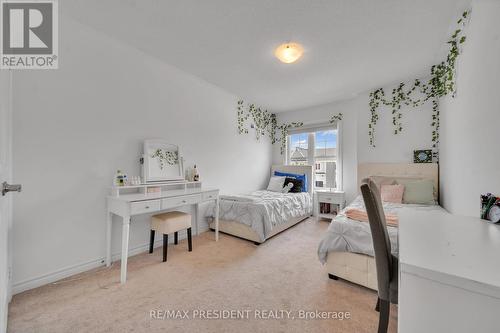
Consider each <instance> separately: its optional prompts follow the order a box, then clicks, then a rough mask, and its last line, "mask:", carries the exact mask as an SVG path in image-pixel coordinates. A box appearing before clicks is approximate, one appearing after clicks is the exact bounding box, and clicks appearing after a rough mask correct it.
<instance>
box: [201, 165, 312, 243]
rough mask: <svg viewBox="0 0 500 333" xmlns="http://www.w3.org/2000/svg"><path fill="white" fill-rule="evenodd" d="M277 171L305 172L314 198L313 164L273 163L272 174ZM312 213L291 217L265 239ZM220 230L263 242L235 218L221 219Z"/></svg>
mask: <svg viewBox="0 0 500 333" xmlns="http://www.w3.org/2000/svg"><path fill="white" fill-rule="evenodd" d="M275 171H281V172H288V173H295V174H300V175H302V174H305V175H306V177H307V192H308V193H309V194H310V195H311V198H312V194H313V193H312V189H313V184H312V182H313V179H312V166H310V165H273V166H272V167H271V174H270V176H272V175H274V172H275ZM310 216H311V215H304V216H300V217H297V218H293V219H290V220H289V221H288V222H287V223H284V224H281V225H279V226H277V227H275V228H274V229H273V230H272V231H271V233H270V234H269V235H268V236H267V238H266V239H265V240H264V241H266V240H267V239H269V238H271V237H273V236H274V235H276V234H279V233H280V232H282V231H284V230H286V229H288V228H290V227H292V226H294V225H296V224H297V223H299V222H301V221H303V220H305V219H307V218H308V217H310ZM210 228H211V229H214V225H213V222H212V223H210ZM219 231H220V232H223V233H226V234H230V235H232V236H236V237H239V238H243V239H246V240H249V241H252V242H254V244H256V245H259V244H261V243H263V242H262V241H261V239H260V237H259V236H258V235H257V233H256V232H255V231H254V230H253V229H252V228H250V227H249V226H247V225H246V224H242V223H239V222H237V221H233V220H222V219H221V220H219Z"/></svg>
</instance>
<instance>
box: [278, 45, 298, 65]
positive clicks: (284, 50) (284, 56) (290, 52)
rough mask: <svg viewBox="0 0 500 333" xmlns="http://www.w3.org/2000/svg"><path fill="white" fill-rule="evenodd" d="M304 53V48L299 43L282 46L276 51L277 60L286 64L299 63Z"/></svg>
mask: <svg viewBox="0 0 500 333" xmlns="http://www.w3.org/2000/svg"><path fill="white" fill-rule="evenodd" d="M302 53H304V48H303V47H302V45H300V44H298V43H285V44H281V45H280V46H278V47H277V48H276V50H275V51H274V55H275V56H276V58H278V59H279V60H280V61H281V62H284V63H285V64H291V63H292V62H295V61H297V60H298V59H299V58H300V57H301V56H302Z"/></svg>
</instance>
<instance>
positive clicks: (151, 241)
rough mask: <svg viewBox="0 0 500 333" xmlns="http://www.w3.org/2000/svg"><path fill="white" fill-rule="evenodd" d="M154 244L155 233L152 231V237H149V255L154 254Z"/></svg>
mask: <svg viewBox="0 0 500 333" xmlns="http://www.w3.org/2000/svg"><path fill="white" fill-rule="evenodd" d="M154 242H155V231H154V230H151V235H150V237H149V253H153V244H154Z"/></svg>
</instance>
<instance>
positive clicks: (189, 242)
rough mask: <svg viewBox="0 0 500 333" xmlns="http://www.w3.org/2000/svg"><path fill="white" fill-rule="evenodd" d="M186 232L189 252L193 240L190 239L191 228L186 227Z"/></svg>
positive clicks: (191, 248) (191, 249)
mask: <svg viewBox="0 0 500 333" xmlns="http://www.w3.org/2000/svg"><path fill="white" fill-rule="evenodd" d="M187 233H188V250H189V252H191V251H193V241H192V239H191V228H188V229H187Z"/></svg>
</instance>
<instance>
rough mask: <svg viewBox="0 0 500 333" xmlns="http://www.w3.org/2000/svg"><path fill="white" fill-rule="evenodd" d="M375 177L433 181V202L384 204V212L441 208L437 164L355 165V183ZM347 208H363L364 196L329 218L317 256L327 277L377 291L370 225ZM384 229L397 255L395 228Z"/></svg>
mask: <svg viewBox="0 0 500 333" xmlns="http://www.w3.org/2000/svg"><path fill="white" fill-rule="evenodd" d="M377 176H381V177H394V178H406V179H407V178H411V179H425V180H431V181H432V182H433V183H434V191H435V199H436V204H434V205H422V204H395V203H383V206H384V211H385V212H386V214H394V215H397V214H398V211H399V210H400V209H402V208H403V207H404V208H410V209H415V210H443V208H441V207H440V206H439V205H437V198H438V194H439V179H438V166H437V164H434V163H425V164H423V163H422V164H402V163H390V164H387V163H367V164H360V165H359V166H358V185H359V184H361V180H363V179H365V178H370V177H377ZM358 188H359V186H358ZM350 208H356V209H363V208H364V203H363V199H362V197H361V196H360V195H359V194H358V196H357V197H356V199H355V200H354V201H353V202H351V203H350V204H349V205H348V206H347V207H346V208H345V209H344V210H342V211H341V212H340V213H339V215H338V216H336V217H335V218H334V219H333V220H332V223H331V224H330V226H329V227H328V230H327V233H326V235H325V236H324V237H323V239H322V240H321V242H320V244H319V246H318V258H319V260H320V262H321V263H323V264H324V265H325V270H326V272H327V273H328V276H329V277H330V278H332V279H338V278H342V279H344V280H347V281H350V282H353V283H356V284H359V285H362V286H365V287H367V288H370V289H373V290H377V274H376V268H375V258H374V257H373V256H374V254H373V242H372V239H371V232H370V226H369V224H368V223H367V222H360V221H356V220H352V219H350V218H347V216H346V215H345V212H346V210H348V209H350ZM387 230H388V234H389V238H390V240H391V252H392V253H393V254H394V255H396V256H397V255H398V229H397V227H392V226H388V227H387Z"/></svg>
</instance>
